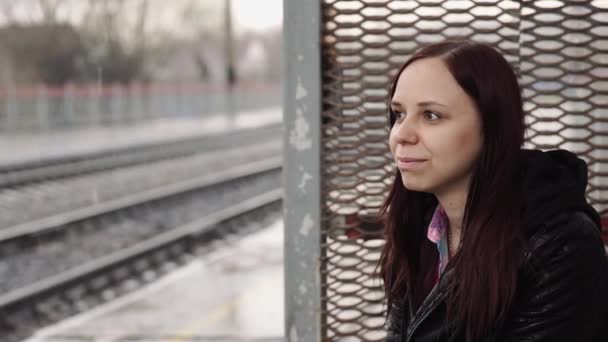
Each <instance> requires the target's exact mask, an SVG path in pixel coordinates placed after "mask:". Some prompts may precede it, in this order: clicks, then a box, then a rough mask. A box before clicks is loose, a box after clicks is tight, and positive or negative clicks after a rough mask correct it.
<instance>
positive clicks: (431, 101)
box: [391, 100, 447, 108]
mask: <svg viewBox="0 0 608 342" xmlns="http://www.w3.org/2000/svg"><path fill="white" fill-rule="evenodd" d="M429 105H437V106H441V107H447V106H446V105H444V104H443V103H439V102H437V101H433V100H428V101H420V102H418V107H422V106H429ZM391 106H394V107H400V108H403V105H402V104H401V102H399V101H397V100H392V101H391Z"/></svg>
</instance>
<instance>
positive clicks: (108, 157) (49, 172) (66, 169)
mask: <svg viewBox="0 0 608 342" xmlns="http://www.w3.org/2000/svg"><path fill="white" fill-rule="evenodd" d="M280 130H281V125H280V124H273V125H269V126H265V127H260V128H255V129H244V130H235V131H230V132H222V133H221V134H214V135H205V136H201V137H191V138H187V139H176V140H174V141H169V142H158V143H147V144H140V145H136V146H132V147H129V148H115V149H107V150H103V151H98V152H93V153H83V154H75V155H71V156H66V157H61V158H48V159H42V160H35V161H28V162H20V163H12V164H8V165H0V188H7V187H12V188H14V187H20V186H24V185H28V184H31V183H36V182H42V181H48V180H54V179H61V178H65V177H72V176H76V175H83V174H87V173H91V172H97V171H103V170H110V169H115V168H120V167H126V166H133V165H139V164H144V163H151V162H156V161H160V160H167V159H173V158H179V157H184V156H189V155H193V154H200V153H204V152H209V151H214V150H218V149H224V148H227V147H230V146H239V145H240V144H243V143H251V141H255V142H258V143H259V142H262V141H268V140H270V139H272V138H275V137H277V136H280Z"/></svg>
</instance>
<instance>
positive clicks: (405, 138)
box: [394, 118, 418, 144]
mask: <svg viewBox="0 0 608 342" xmlns="http://www.w3.org/2000/svg"><path fill="white" fill-rule="evenodd" d="M395 125H396V127H394V128H395V129H396V132H395V135H396V138H397V141H398V142H399V143H402V144H415V143H417V142H418V132H417V129H416V126H415V123H414V122H408V120H407V118H406V119H405V120H404V121H402V122H401V123H395Z"/></svg>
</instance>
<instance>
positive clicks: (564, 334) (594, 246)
mask: <svg viewBox="0 0 608 342" xmlns="http://www.w3.org/2000/svg"><path fill="white" fill-rule="evenodd" d="M524 157H525V160H526V162H525V170H526V171H525V174H526V176H525V177H526V178H525V184H526V185H525V189H526V196H525V214H524V223H525V225H526V227H533V228H534V229H532V230H530V231H529V233H528V235H527V239H528V240H527V241H528V244H527V248H526V252H525V254H524V262H523V263H522V266H521V268H520V270H519V280H518V287H517V290H516V297H515V302H514V304H513V306H512V308H511V310H510V314H509V315H508V316H507V317H506V318H505V319H504V321H502V322H501V324H497V328H496V329H495V330H494V331H492V332H491V334H489V336H488V337H487V338H486V339H484V341H483V342H486V341H487V342H490V341H493V342H541V341H543V342H545V341H546V342H549V341H551V342H554V341H572V342H574V341H576V342H592V341H593V342H601V341H608V256H607V255H606V251H605V249H604V246H603V243H602V241H601V238H600V229H601V228H600V218H599V215H598V214H597V212H596V211H595V210H594V209H593V208H592V207H591V206H590V205H589V204H588V203H587V201H586V199H585V188H586V186H587V166H586V164H585V162H584V161H583V160H581V159H579V158H577V157H576V156H575V155H574V154H572V153H570V152H567V151H564V150H556V151H550V152H541V151H536V150H524ZM453 273H454V272H453V270H451V269H449V268H448V270H447V271H446V272H445V273H444V274H443V275H442V276H441V279H440V281H439V283H438V284H437V285H436V286H435V288H433V290H431V292H430V293H429V295H428V296H427V298H426V299H425V300H424V302H423V303H422V305H421V306H420V308H419V309H418V310H417V312H416V313H413V312H412V307H411V298H409V299H408V298H406V300H404V301H403V303H402V304H394V305H393V307H392V310H391V314H390V316H389V319H388V333H387V338H386V341H391V342H392V341H415V342H431V341H433V342H442V341H464V338H463V336H462V333H456V334H455V336H454V337H453V338H452V339H451V340H450V339H449V336H450V332H453V331H456V332H461V331H462V329H460V328H461V327H460V326H459V325H458V324H457V323H455V322H447V321H446V309H447V307H446V303H445V299H446V291H445V289H446V285H447V284H449V283H450V282H451V281H454V278H455V275H454V274H453Z"/></svg>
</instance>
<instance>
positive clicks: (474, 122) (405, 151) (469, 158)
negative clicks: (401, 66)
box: [389, 58, 483, 195]
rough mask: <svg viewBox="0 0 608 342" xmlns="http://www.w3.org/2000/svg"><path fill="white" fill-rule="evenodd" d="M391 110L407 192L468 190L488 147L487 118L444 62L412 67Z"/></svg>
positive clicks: (395, 151) (405, 72) (396, 151)
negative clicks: (484, 147) (484, 126)
mask: <svg viewBox="0 0 608 342" xmlns="http://www.w3.org/2000/svg"><path fill="white" fill-rule="evenodd" d="M391 108H392V110H393V112H394V113H395V114H396V121H395V124H394V125H393V128H392V129H391V133H390V137H389V145H390V148H391V152H392V154H393V158H394V159H395V163H396V164H397V168H398V169H399V171H400V173H401V178H402V180H403V184H404V185H405V187H406V188H407V189H409V190H414V191H422V192H429V193H434V194H436V195H438V194H440V193H444V192H446V191H447V192H451V191H453V190H456V191H463V190H464V191H467V189H468V184H469V181H470V177H471V174H472V172H473V167H474V165H475V163H476V161H477V159H478V157H479V154H480V153H481V147H482V144H483V134H482V128H481V126H482V125H481V117H480V114H479V113H478V111H477V109H476V106H475V103H474V102H473V100H472V99H471V98H470V97H469V96H468V95H467V94H466V93H465V91H464V90H463V89H462V88H461V87H460V86H459V85H458V83H457V82H456V80H455V79H454V78H453V77H452V74H451V73H450V72H449V70H448V69H447V66H446V65H445V64H444V62H443V61H442V60H441V59H439V58H424V59H420V60H417V61H415V62H413V63H412V64H410V65H409V66H408V67H406V68H405V70H403V72H402V73H401V75H400V76H399V79H398V80H397V85H396V89H395V94H394V95H393V98H392V101H391Z"/></svg>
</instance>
